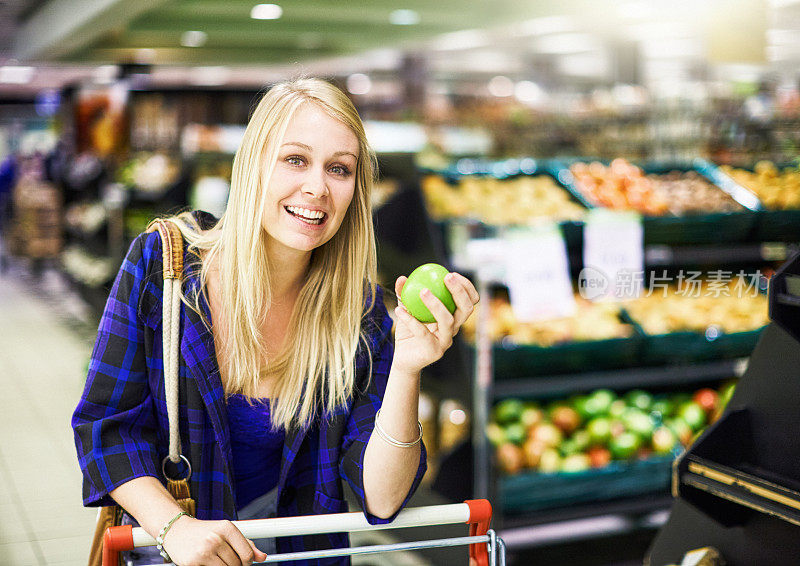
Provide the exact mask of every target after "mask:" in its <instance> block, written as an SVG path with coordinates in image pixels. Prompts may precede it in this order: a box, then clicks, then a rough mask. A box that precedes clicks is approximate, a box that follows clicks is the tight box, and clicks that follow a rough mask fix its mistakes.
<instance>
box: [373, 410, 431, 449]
mask: <svg viewBox="0 0 800 566" xmlns="http://www.w3.org/2000/svg"><path fill="white" fill-rule="evenodd" d="M380 414H381V411H380V409H378V411H377V412H376V413H375V431H376V432H377V433H378V436H380V437H381V438H382V439H384V440H385V441H386V442H388V443H389V444H391V445H392V446H397V447H398V448H410V447H412V446H414V445H415V444H417V443H419V441H420V440H422V423H421V422H419V421H417V425H419V436H418V437H417V439H416V440H413V441H411V442H401V441H399V440H397V439H396V438H392V437H391V436H389V433H387V432H386V431H385V430H383V427H382V426H381V425H380V423H379V422H378V417H379V416H380Z"/></svg>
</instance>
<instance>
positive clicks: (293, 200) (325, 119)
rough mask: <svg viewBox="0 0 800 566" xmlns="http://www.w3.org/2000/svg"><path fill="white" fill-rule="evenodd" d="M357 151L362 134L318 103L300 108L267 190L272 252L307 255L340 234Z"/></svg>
mask: <svg viewBox="0 0 800 566" xmlns="http://www.w3.org/2000/svg"><path fill="white" fill-rule="evenodd" d="M358 152H359V143H358V138H357V137H356V135H355V134H354V133H353V131H352V130H351V129H350V128H349V127H348V126H347V125H345V124H344V123H343V122H340V121H339V120H337V119H335V118H333V117H331V116H330V115H328V114H327V113H326V112H325V111H323V110H322V109H321V108H320V107H319V106H317V105H316V104H314V103H310V102H306V103H303V104H301V105H300V106H299V107H298V108H297V110H296V111H295V112H294V114H293V115H292V117H291V119H290V120H289V124H288V126H287V128H286V134H285V135H284V137H283V140H281V142H280V146H279V148H278V154H277V161H276V163H275V164H274V170H273V172H272V176H271V178H270V179H269V183H268V186H267V187H266V189H265V190H266V203H265V208H264V214H263V217H262V219H261V225H262V227H263V229H264V230H265V232H266V233H267V236H268V238H267V239H268V244H267V245H268V253H270V255H272V254H276V253H277V254H283V255H285V254H287V252H288V254H290V255H294V254H295V252H300V253H301V254H302V255H304V256H307V255H309V254H310V252H311V251H312V250H313V249H315V248H318V247H319V246H321V245H323V244H324V243H326V242H327V241H329V240H330V239H331V238H332V237H333V236H334V235H335V234H336V232H337V230H339V227H340V226H341V225H342V221H343V220H344V217H345V215H346V213H347V208H348V207H349V206H350V201H352V200H353V194H354V191H355V185H356V164H357V161H358ZM267 153H268V154H269V153H270V152H267ZM268 166H269V164H268V163H265V164H264V171H263V173H262V174H266V169H267V168H268ZM272 257H274V255H273V256H272Z"/></svg>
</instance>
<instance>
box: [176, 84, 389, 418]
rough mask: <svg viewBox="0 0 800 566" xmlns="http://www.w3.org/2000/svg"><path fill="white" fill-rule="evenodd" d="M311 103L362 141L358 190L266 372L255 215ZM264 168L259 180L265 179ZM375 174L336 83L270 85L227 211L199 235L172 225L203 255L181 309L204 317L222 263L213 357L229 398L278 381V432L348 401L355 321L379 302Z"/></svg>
mask: <svg viewBox="0 0 800 566" xmlns="http://www.w3.org/2000/svg"><path fill="white" fill-rule="evenodd" d="M305 103H311V104H316V105H317V106H318V107H319V108H321V109H322V110H323V111H325V112H326V113H327V114H329V115H330V116H331V117H333V118H335V119H337V120H339V121H341V122H342V123H344V124H345V125H347V126H348V127H349V128H350V129H351V130H352V131H353V133H354V134H355V135H356V137H357V138H358V143H359V152H358V160H357V163H356V170H355V192H354V195H353V199H352V201H351V203H350V206H349V208H348V210H347V213H346V214H345V217H344V220H343V222H342V224H341V226H340V228H339V230H338V231H337V233H336V234H335V235H334V236H333V237H332V238H331V239H330V240H329V241H328V242H326V243H325V244H324V245H322V246H320V247H319V248H317V249H315V250H314V251H313V252H312V255H311V263H310V266H309V270H308V275H307V278H306V280H305V283H304V284H303V287H302V289H301V291H300V294H299V296H298V299H297V302H296V303H295V306H294V310H293V312H292V315H291V318H290V322H289V330H288V333H287V335H286V338H285V346H284V348H283V350H282V351H281V352H280V353H278V354H277V355H276V356H275V357H274V359H271V360H267V367H266V369H264V368H262V360H263V359H264V348H263V345H262V332H261V327H262V323H263V321H264V320H265V317H266V316H267V315H268V310H269V305H270V304H271V299H272V296H271V291H270V269H269V262H268V260H267V259H268V258H267V256H266V248H265V246H264V242H265V240H264V235H263V233H262V230H263V229H262V223H261V218H262V216H263V211H264V208H265V200H266V199H265V198H264V193H265V191H264V190H263V189H264V188H265V187H266V185H267V183H269V179H270V177H271V175H272V171H273V169H274V167H275V163H276V161H277V158H278V149H279V146H280V143H281V141H282V140H283V137H284V134H285V132H286V128H287V125H288V123H289V121H290V119H291V118H292V115H293V114H294V112H295V111H296V110H297V108H298V107H299V106H300V105H301V104H305ZM262 171H263V172H264V174H263V175H262ZM376 172H377V160H376V158H375V153H374V152H373V151H372V149H371V148H370V146H369V144H368V143H367V139H366V135H365V133H364V126H363V124H362V122H361V119H360V117H359V116H358V113H357V112H356V109H355V107H354V106H353V104H352V103H351V102H350V100H349V99H348V98H347V96H346V95H345V94H344V93H343V92H342V91H341V90H339V89H338V88H336V87H335V86H333V85H331V84H329V83H327V82H325V81H322V80H319V79H300V80H295V81H290V82H285V83H279V84H277V85H275V86H273V87H272V88H271V89H270V90H269V91H268V92H267V93H266V94H265V95H264V96H263V97H262V98H261V101H260V102H259V103H258V106H257V107H256V109H255V111H254V112H253V115H252V117H251V118H250V122H249V124H248V125H247V128H246V130H245V133H244V138H243V140H242V144H241V146H240V147H239V150H238V151H237V152H236V156H235V157H234V160H233V173H232V177H231V192H230V197H229V202H228V208H227V211H226V212H225V213H224V214H223V215H222V218H221V219H220V220H219V222H218V223H217V224H216V225H215V226H214V227H212V228H211V229H210V230H208V231H205V232H201V230H200V227H199V225H198V224H197V222H196V220H195V218H194V217H193V216H192V215H191V214H190V213H183V214H181V215H178V216H177V217H173V218H172V219H171V220H173V221H174V222H175V223H176V224H178V226H179V227H180V228H181V232H182V233H183V235H184V237H185V238H186V239H187V241H188V243H189V247H190V250H194V251H197V252H204V260H203V261H202V267H201V270H200V282H201V286H200V292H199V293H197V294H196V295H195V297H194V300H193V301H191V300H190V299H188V298H187V297H184V302H185V303H186V304H187V305H188V306H190V307H192V308H193V309H195V310H196V311H197V312H198V313H202V310H201V308H200V293H205V287H206V281H207V279H208V273H209V266H210V265H211V260H213V259H215V258H216V259H217V260H218V264H219V274H220V277H219V278H220V287H221V293H220V294H221V301H222V304H223V312H222V313H221V316H220V318H219V320H214V321H213V324H214V328H215V330H217V332H218V336H219V337H220V340H218V342H217V343H218V344H221V345H222V352H219V353H220V354H222V355H221V356H218V359H219V361H220V364H221V366H222V369H223V372H224V375H225V377H226V379H225V383H224V388H225V394H226V395H231V394H234V393H241V394H244V395H246V396H249V397H255V396H256V391H257V387H258V384H259V380H260V378H261V377H262V376H263V375H265V374H268V375H274V376H275V377H276V387H275V389H274V390H273V396H274V397H277V399H275V400H274V401H273V404H272V406H271V417H272V425H273V427H274V428H281V427H283V428H285V429H287V430H288V429H289V428H290V427H306V426H308V425H310V424H311V422H312V421H313V420H314V418H315V417H316V416H317V414H318V411H319V410H322V411H323V412H324V413H325V414H328V415H331V414H332V413H333V411H334V410H335V409H336V408H337V407H340V406H342V405H344V404H346V403H347V401H348V400H349V399H350V398H351V396H352V394H353V388H354V382H355V357H356V351H357V348H358V345H359V341H362V342H363V343H364V345H365V346H367V347H368V342H367V340H366V336H365V335H364V334H363V333H362V330H361V323H362V318H363V317H364V315H365V313H367V312H369V310H370V309H371V308H372V306H373V304H374V301H375V279H376V263H377V261H376V252H375V235H374V232H373V226H372V209H371V206H370V194H371V191H372V186H373V183H374V180H375V175H376Z"/></svg>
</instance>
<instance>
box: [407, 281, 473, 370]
mask: <svg viewBox="0 0 800 566" xmlns="http://www.w3.org/2000/svg"><path fill="white" fill-rule="evenodd" d="M407 279H408V278H407V277H405V276H401V277H398V278H397V281H395V284H394V290H395V293H396V294H397V296H398V297H400V293H401V292H402V290H403V285H405V283H406V280H407ZM444 282H445V285H447V288H448V289H449V290H450V293H451V294H452V295H453V300H454V301H455V303H456V310H455V312H454V313H453V314H450V311H448V310H447V307H445V306H444V304H442V302H441V301H440V300H439V299H437V298H436V297H435V296H434V295H433V293H431V292H430V291H429V290H428V289H424V290H423V291H422V293H421V294H420V298H421V299H422V302H423V303H425V306H426V307H428V310H430V311H431V314H432V315H433V316H434V318H436V322H432V323H430V324H423V323H422V322H420V321H418V320H417V319H416V318H414V317H413V316H411V314H409V312H408V311H407V310H406V308H405V307H404V306H403V305H402V303H401V304H399V305H398V306H397V308H396V309H395V310H394V312H395V315H396V320H397V326H396V328H395V337H394V344H395V348H394V359H393V361H392V369H394V370H400V371H404V372H409V373H419V372H420V371H421V370H422V368H424V367H425V366H428V365H430V364H432V363H433V362H435V361H437V360H438V359H439V358H441V357H442V356H443V355H444V353H445V351H446V350H447V349H448V348H449V347H450V346H451V345H452V344H453V336H455V335H456V334H457V333H458V330H459V329H460V328H461V325H462V324H464V321H465V320H467V318H469V315H471V314H472V311H473V310H474V308H475V305H476V304H477V303H478V300H479V297H478V291H476V290H475V287H474V286H473V285H472V283H470V281H469V279H467V278H466V277H464V276H463V275H461V274H459V273H455V272H451V273H448V274H447V275H446V276H445V278H444Z"/></svg>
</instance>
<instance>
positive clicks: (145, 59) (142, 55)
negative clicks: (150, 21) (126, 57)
mask: <svg viewBox="0 0 800 566" xmlns="http://www.w3.org/2000/svg"><path fill="white" fill-rule="evenodd" d="M155 58H156V50H155V49H150V48H149V47H143V48H141V49H137V50H136V53H135V54H134V55H133V60H134V62H136V63H139V64H145V65H146V64H148V63H152V62H153V59H155Z"/></svg>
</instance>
